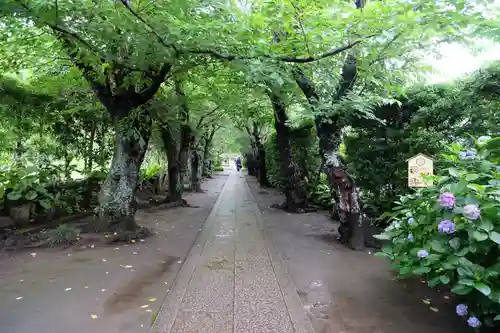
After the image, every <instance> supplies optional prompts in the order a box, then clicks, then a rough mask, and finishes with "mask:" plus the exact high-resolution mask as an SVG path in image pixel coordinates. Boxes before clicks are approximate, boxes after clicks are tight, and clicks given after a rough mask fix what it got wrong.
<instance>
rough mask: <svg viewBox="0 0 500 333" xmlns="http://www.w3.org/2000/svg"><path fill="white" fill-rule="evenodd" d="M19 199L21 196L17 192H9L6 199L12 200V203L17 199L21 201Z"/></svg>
mask: <svg viewBox="0 0 500 333" xmlns="http://www.w3.org/2000/svg"><path fill="white" fill-rule="evenodd" d="M21 197H22V195H21V193H19V192H9V193H8V194H7V199H9V200H12V201H16V200H19V199H21Z"/></svg>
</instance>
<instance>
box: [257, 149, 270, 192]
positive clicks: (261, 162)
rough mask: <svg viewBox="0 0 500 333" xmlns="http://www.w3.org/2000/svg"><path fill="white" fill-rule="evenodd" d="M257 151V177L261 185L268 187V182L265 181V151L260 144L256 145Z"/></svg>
mask: <svg viewBox="0 0 500 333" xmlns="http://www.w3.org/2000/svg"><path fill="white" fill-rule="evenodd" d="M257 147H258V148H257V151H258V160H257V163H258V169H257V170H258V179H259V184H260V186H261V187H268V186H269V183H268V181H267V172H266V151H265V150H264V147H263V146H262V144H260V145H258V146H257Z"/></svg>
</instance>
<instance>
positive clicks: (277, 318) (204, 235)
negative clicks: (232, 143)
mask: <svg viewBox="0 0 500 333" xmlns="http://www.w3.org/2000/svg"><path fill="white" fill-rule="evenodd" d="M150 332H151V333H188V332H189V333H192V332H200V333H205V332H206V333H211V332H214V333H232V332H234V333H254V332H255V333H261V332H262V333H266V332H269V333H274V332H279V333H293V332H296V333H312V332H313V329H312V326H311V323H310V321H309V319H308V317H307V315H306V313H305V311H304V308H303V305H302V303H301V301H300V298H299V296H298V294H297V291H296V289H295V286H294V285H293V282H292V280H291V279H290V277H289V275H288V274H287V272H286V268H285V265H283V263H282V261H281V257H280V255H279V253H278V252H277V251H276V250H275V248H274V247H273V246H272V244H271V243H270V242H269V241H268V239H267V237H266V234H265V231H264V230H263V225H262V217H261V212H260V210H259V209H258V207H257V205H256V203H255V200H254V199H253V197H252V195H251V193H250V190H249V188H248V185H247V184H246V182H245V179H244V177H243V175H242V174H241V173H238V172H232V173H231V174H230V176H229V179H228V181H227V182H226V185H225V187H224V189H223V191H222V193H221V194H220V196H219V198H218V200H217V202H216V204H215V206H214V208H213V210H212V212H211V214H210V215H209V217H208V219H207V221H206V222H205V225H204V227H203V230H202V231H201V234H200V236H199V238H198V240H197V242H196V244H195V246H194V247H193V248H192V249H191V252H190V253H189V255H188V257H187V259H186V262H185V263H184V265H183V267H182V268H181V270H180V272H179V275H178V277H177V279H176V282H175V283H174V285H173V287H172V290H171V291H170V292H169V293H168V294H167V296H166V298H165V300H164V303H163V305H162V307H161V309H160V311H159V313H158V316H157V317H156V320H155V322H154V323H153V325H152V327H151V330H150Z"/></svg>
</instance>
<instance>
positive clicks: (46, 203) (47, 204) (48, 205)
mask: <svg viewBox="0 0 500 333" xmlns="http://www.w3.org/2000/svg"><path fill="white" fill-rule="evenodd" d="M38 203H39V204H40V206H42V207H43V208H45V209H47V210H48V209H50V208H52V204H51V203H50V201H48V200H45V199H43V200H40V201H39V202H38Z"/></svg>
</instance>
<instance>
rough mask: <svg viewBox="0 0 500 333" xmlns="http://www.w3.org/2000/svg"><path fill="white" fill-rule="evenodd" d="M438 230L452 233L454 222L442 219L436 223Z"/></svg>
mask: <svg viewBox="0 0 500 333" xmlns="http://www.w3.org/2000/svg"><path fill="white" fill-rule="evenodd" d="M438 231H439V232H442V233H445V234H452V233H454V232H455V223H453V222H452V221H450V220H443V221H441V222H439V224H438Z"/></svg>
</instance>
